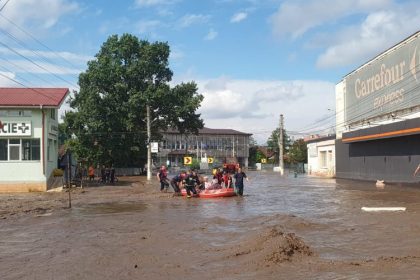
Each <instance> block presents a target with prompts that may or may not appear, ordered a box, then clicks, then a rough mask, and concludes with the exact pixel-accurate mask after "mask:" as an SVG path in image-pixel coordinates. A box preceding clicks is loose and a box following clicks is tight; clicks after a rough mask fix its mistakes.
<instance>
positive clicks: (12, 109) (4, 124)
mask: <svg viewBox="0 0 420 280" xmlns="http://www.w3.org/2000/svg"><path fill="white" fill-rule="evenodd" d="M68 93H69V90H68V89H67V88H0V192H28V191H46V190H47V189H49V188H52V187H53V186H54V185H55V184H56V183H57V179H56V178H54V177H53V175H52V173H53V170H54V169H55V168H56V167H57V155H58V109H59V108H60V106H61V105H62V104H63V102H64V100H65V98H66V96H67V95H68Z"/></svg>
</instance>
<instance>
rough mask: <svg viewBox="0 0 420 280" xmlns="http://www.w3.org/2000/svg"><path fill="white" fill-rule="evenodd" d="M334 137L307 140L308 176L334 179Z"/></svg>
mask: <svg viewBox="0 0 420 280" xmlns="http://www.w3.org/2000/svg"><path fill="white" fill-rule="evenodd" d="M335 138H336V136H335V135H330V136H324V137H321V136H319V135H318V136H317V137H313V138H307V140H306V141H305V142H306V143H307V147H308V174H309V175H315V176H323V177H335Z"/></svg>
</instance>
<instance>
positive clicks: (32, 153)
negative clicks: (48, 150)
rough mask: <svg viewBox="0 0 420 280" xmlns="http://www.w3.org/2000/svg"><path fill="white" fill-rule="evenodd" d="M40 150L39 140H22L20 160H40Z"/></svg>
mask: <svg viewBox="0 0 420 280" xmlns="http://www.w3.org/2000/svg"><path fill="white" fill-rule="evenodd" d="M40 159H41V149H40V141H39V139H23V140H22V160H40Z"/></svg>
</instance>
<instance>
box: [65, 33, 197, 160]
mask: <svg viewBox="0 0 420 280" xmlns="http://www.w3.org/2000/svg"><path fill="white" fill-rule="evenodd" d="M169 54H170V48H169V45H168V44H167V43H163V42H155V43H150V42H148V41H145V40H139V39H138V38H137V37H135V36H133V35H130V34H124V35H122V36H120V37H119V36H117V35H113V36H110V37H109V38H108V39H107V40H106V41H105V42H104V43H103V45H102V47H101V49H100V51H99V52H98V53H97V54H96V56H95V59H93V60H91V61H89V62H88V68H87V70H86V71H85V72H83V73H81V74H80V76H79V86H80V90H79V91H78V92H75V94H74V98H72V99H71V101H70V105H71V107H72V108H73V109H74V112H69V113H67V114H66V116H65V123H66V125H67V130H68V131H67V132H66V133H67V134H70V135H75V136H76V137H73V139H72V140H71V144H72V148H73V149H74V150H75V152H76V153H77V154H78V155H79V156H80V157H83V158H86V159H88V160H89V161H93V162H97V163H111V162H112V163H115V164H116V165H119V166H129V165H138V164H141V163H143V162H144V161H145V157H146V144H147V143H146V142H147V141H146V139H147V135H146V106H149V107H150V109H151V110H150V111H151V120H152V138H153V139H154V140H157V139H159V131H161V130H165V129H167V128H168V127H173V128H176V129H179V130H180V131H181V132H197V131H198V129H199V128H201V127H202V126H203V121H202V120H201V118H200V114H197V113H196V111H197V109H198V108H199V107H200V104H201V101H202V100H203V96H202V95H200V94H198V93H197V85H196V84H195V83H194V82H189V83H182V84H179V85H176V86H174V87H171V86H170V85H169V82H170V81H171V79H172V71H171V70H170V68H169V60H168V59H169Z"/></svg>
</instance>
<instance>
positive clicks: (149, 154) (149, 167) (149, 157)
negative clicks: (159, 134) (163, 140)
mask: <svg viewBox="0 0 420 280" xmlns="http://www.w3.org/2000/svg"><path fill="white" fill-rule="evenodd" d="M146 119H147V120H146V121H147V181H150V180H152V147H151V143H150V141H151V138H152V132H151V131H150V105H149V104H147V105H146Z"/></svg>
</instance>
